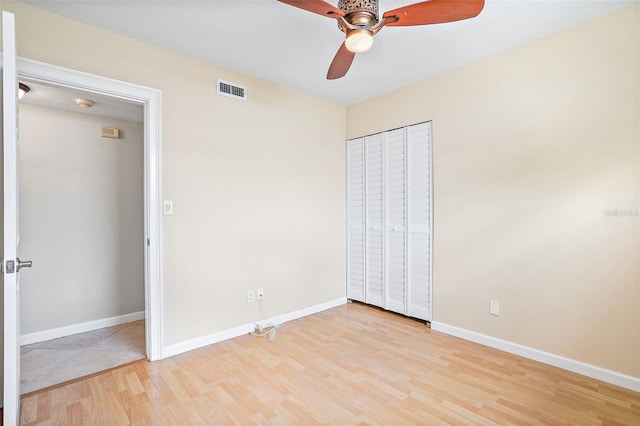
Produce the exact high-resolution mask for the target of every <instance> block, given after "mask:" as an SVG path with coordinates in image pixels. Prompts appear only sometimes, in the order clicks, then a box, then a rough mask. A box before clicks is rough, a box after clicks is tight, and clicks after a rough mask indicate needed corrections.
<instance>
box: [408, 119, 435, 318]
mask: <svg viewBox="0 0 640 426" xmlns="http://www.w3.org/2000/svg"><path fill="white" fill-rule="evenodd" d="M407 159H408V162H407V198H408V209H407V213H408V217H407V219H408V233H407V238H408V268H407V274H408V276H407V291H408V303H407V315H409V316H412V317H415V318H421V319H424V320H428V321H430V320H431V270H430V265H431V262H430V258H431V123H422V124H416V125H414V126H409V127H408V128H407Z"/></svg>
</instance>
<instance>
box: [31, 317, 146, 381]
mask: <svg viewBox="0 0 640 426" xmlns="http://www.w3.org/2000/svg"><path fill="white" fill-rule="evenodd" d="M20 349H21V350H20V352H21V389H20V391H21V393H22V394H25V393H29V392H33V391H35V390H39V389H44V388H47V387H49V386H53V385H57V384H60V383H64V382H67V381H69V380H73V379H77V378H79V377H84V376H88V375H90V374H93V373H97V372H100V371H103V370H107V369H109V368H113V367H117V366H119V365H123V364H127V363H129V362H132V361H136V360H139V359H144V358H145V357H146V351H145V329H144V320H141V321H134V322H130V323H127V324H121V325H116V326H114V327H108V328H102V329H100V330H95V331H90V332H87V333H80V334H74V335H72V336H67V337H61V338H59V339H54V340H48V341H46V342H40V343H34V344H32V345H25V346H23V347H22V348H20Z"/></svg>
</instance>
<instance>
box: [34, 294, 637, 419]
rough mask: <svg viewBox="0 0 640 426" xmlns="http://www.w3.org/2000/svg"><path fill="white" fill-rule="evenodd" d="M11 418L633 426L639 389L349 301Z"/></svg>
mask: <svg viewBox="0 0 640 426" xmlns="http://www.w3.org/2000/svg"><path fill="white" fill-rule="evenodd" d="M22 424H29V425H31V424H46V425H63V424H64V425H76V424H78V425H79V424H83V425H84V424H101V425H129V424H136V425H144V424H147V425H161V424H166V425H193V424H201V425H227V424H240V425H250V424H295V425H312V424H331V425H354V424H378V425H405V424H415V425H432V424H461V425H469V424H534V425H535V424H554V425H555V424H576V425H591V424H609V425H613V424H623V425H640V394H638V393H634V392H631V391H628V390H625V389H622V388H619V387H616V386H613V385H609V384H606V383H603V382H599V381H597V380H593V379H589V378H587V377H583V376H580V375H578V374H574V373H570V372H567V371H564V370H560V369H558V368H554V367H550V366H547V365H543V364H540V363H538V362H535V361H530V360H527V359H525V358H521V357H518V356H515V355H510V354H507V353H504V352H500V351H498V350H494V349H490V348H487V347H484V346H481V345H478V344H475V343H470V342H466V341H464V340H461V339H458V338H455V337H451V336H447V335H444V334H441V333H438V332H434V331H431V330H430V329H429V328H428V327H426V326H425V324H424V323H420V322H417V321H414V320H411V319H407V318H404V317H401V316H398V315H394V314H391V313H388V312H384V311H380V310H378V309H376V308H371V307H368V306H364V305H360V304H356V303H354V304H347V305H345V306H341V307H338V308H334V309H331V310H328V311H325V312H322V313H319V314H316V315H313V316H309V317H305V318H302V319H299V320H297V321H292V322H288V323H285V324H284V325H283V326H282V327H281V329H280V330H279V331H278V335H277V338H276V340H275V342H273V343H269V342H268V341H267V338H266V337H255V336H249V335H247V336H242V337H238V338H235V339H232V340H228V341H225V342H222V343H218V344H215V345H211V346H208V347H205V348H202V349H198V350H195V351H191V352H188V353H185V354H181V355H177V356H174V357H172V358H169V359H166V360H163V361H158V362H154V363H149V362H146V361H141V362H137V363H133V364H129V365H127V366H124V367H120V368H116V369H114V370H112V371H109V372H107V373H105V374H100V375H97V376H94V377H91V378H88V379H85V380H80V381H78V382H75V383H72V384H69V385H66V386H62V387H58V388H55V389H52V390H48V391H46V392H42V393H38V394H35V395H31V396H28V397H26V398H23V400H22Z"/></svg>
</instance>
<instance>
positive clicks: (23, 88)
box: [18, 83, 31, 99]
mask: <svg viewBox="0 0 640 426" xmlns="http://www.w3.org/2000/svg"><path fill="white" fill-rule="evenodd" d="M30 90H31V88H30V87H29V86H27V85H26V84H22V83H18V99H22V97H23V96H24V95H26V94H27V93H29V91H30Z"/></svg>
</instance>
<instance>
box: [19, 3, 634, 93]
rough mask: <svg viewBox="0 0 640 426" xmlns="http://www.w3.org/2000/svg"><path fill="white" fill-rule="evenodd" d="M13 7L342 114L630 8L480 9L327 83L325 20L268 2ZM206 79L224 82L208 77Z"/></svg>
mask: <svg viewBox="0 0 640 426" xmlns="http://www.w3.org/2000/svg"><path fill="white" fill-rule="evenodd" d="M452 1H455V0H452ZM22 2H23V3H27V4H30V5H32V6H36V7H39V8H42V9H46V10H48V11H51V12H53V13H57V14H60V15H64V16H67V17H69V18H72V19H75V20H78V21H82V22H85V23H88V24H90V25H93V26H96V27H100V28H104V29H106V30H109V31H113V32H116V33H120V34H123V35H125V36H128V37H131V38H135V39H139V40H143V41H146V42H148V43H151V44H154V45H157V46H161V47H164V48H167V49H170V50H173V51H176V52H180V53H183V54H185V55H188V56H192V57H196V58H199V59H201V60H203V61H206V62H209V63H212V64H216V65H220V66H222V67H225V68H229V69H232V70H235V71H240V72H242V73H244V74H247V75H250V76H253V77H257V78H260V79H262V80H266V81H269V82H272V83H275V84H278V85H281V86H284V87H288V88H290V89H293V90H297V91H300V92H304V93H307V94H310V95H313V96H316V97H318V98H323V99H327V100H329V101H332V102H336V103H339V104H342V105H351V104H354V103H357V102H360V101H363V100H365V99H368V98H372V97H374V96H377V95H380V94H382V93H385V92H388V91H391V90H394V89H397V88H399V87H402V86H405V85H407V84H410V83H413V82H416V81H420V80H423V79H425V78H428V77H431V76H434V75H436V74H438V73H441V72H443V71H446V70H449V69H453V68H456V67H459V66H461V65H463V64H466V63H469V62H473V61H476V60H478V59H481V58H484V57H487V56H490V55H493V54H496V53H498V52H501V51H504V50H507V49H510V48H512V47H515V46H518V45H521V44H523V43H527V42H529V41H532V40H535V39H538V38H540V37H543V36H545V35H548V34H551V33H554V32H557V31H560V30H562V29H565V28H568V27H571V26H573V25H576V24H578V23H581V22H584V21H587V20H590V19H594V18H596V17H598V16H600V15H603V14H606V13H609V12H612V11H614V10H616V9H618V8H621V7H624V6H627V5H630V4H632V3H634V2H635V1H617V0H520V1H518V0H487V2H486V5H485V8H484V10H483V11H482V12H481V13H480V15H479V16H478V17H476V18H473V19H470V20H466V21H460V22H453V23H446V24H438V25H429V26H420V27H393V28H391V27H389V28H383V29H382V31H380V33H378V34H377V35H376V37H375V41H374V45H373V48H372V49H371V50H370V51H368V52H365V53H362V54H358V55H357V56H356V58H355V60H354V63H353V66H352V67H351V70H350V71H349V73H348V74H347V75H346V77H344V78H342V79H339V80H333V81H327V80H326V78H325V77H326V73H327V68H328V66H329V64H330V63H331V60H332V59H333V56H334V55H335V52H336V51H337V49H338V47H339V46H340V44H341V43H342V41H343V34H342V33H341V32H340V31H339V30H338V28H337V26H336V22H335V20H333V19H328V18H325V17H323V16H320V15H317V14H313V13H309V12H306V11H303V10H300V9H298V8H294V7H291V6H288V5H286V4H283V3H280V2H278V1H276V0H211V1H203V0H199V1H198V0H136V1H115V0H114V1H97V0H74V1H69V0H46V1H45V0H22ZM330 2H331V1H330ZM331 3H332V4H336V3H337V1H335V2H331ZM409 3H413V2H412V1H411V0H409V1H395V0H380V11H381V13H383V12H384V11H387V10H391V9H395V8H397V7H401V6H404V5H406V4H409ZM215 77H222V78H224V76H212V78H215ZM237 83H240V84H243V82H242V81H237ZM249 96H250V88H249Z"/></svg>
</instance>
